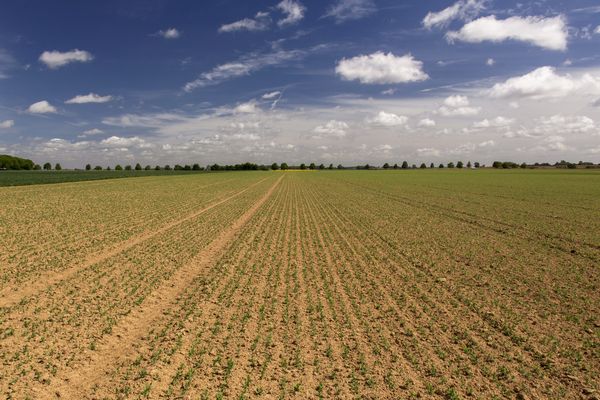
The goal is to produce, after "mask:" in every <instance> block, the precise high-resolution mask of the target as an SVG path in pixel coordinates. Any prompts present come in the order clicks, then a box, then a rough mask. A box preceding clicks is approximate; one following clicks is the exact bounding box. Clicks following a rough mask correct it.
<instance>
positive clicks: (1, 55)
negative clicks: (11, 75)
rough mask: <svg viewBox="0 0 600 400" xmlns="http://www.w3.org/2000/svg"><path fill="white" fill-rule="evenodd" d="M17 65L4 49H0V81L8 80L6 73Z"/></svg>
mask: <svg viewBox="0 0 600 400" xmlns="http://www.w3.org/2000/svg"><path fill="white" fill-rule="evenodd" d="M18 65H19V63H17V60H16V59H15V58H14V57H13V56H12V54H10V53H8V52H7V51H6V50H4V49H0V79H6V78H8V72H9V71H10V70H12V69H15V68H17V67H18Z"/></svg>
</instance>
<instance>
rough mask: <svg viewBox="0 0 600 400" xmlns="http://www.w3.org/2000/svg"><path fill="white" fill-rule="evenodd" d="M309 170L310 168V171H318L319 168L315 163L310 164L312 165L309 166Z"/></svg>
mask: <svg viewBox="0 0 600 400" xmlns="http://www.w3.org/2000/svg"><path fill="white" fill-rule="evenodd" d="M308 168H310V169H317V166H316V165H315V163H314V162H313V163H310V165H309V166H308Z"/></svg>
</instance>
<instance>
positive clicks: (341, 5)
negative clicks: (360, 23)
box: [324, 0, 377, 24]
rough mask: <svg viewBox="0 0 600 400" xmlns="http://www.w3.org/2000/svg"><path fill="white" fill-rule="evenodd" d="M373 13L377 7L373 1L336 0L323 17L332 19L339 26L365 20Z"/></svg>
mask: <svg viewBox="0 0 600 400" xmlns="http://www.w3.org/2000/svg"><path fill="white" fill-rule="evenodd" d="M375 12H377V7H376V6H375V2H374V1H373V0H338V1H337V3H335V4H333V5H332V6H331V7H330V8H329V10H327V13H326V14H325V15H324V17H332V18H333V19H335V22H336V23H338V24H341V23H343V22H346V21H352V20H356V19H361V18H365V17H367V16H369V15H371V14H373V13H375Z"/></svg>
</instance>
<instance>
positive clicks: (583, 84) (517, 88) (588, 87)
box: [489, 66, 600, 100]
mask: <svg viewBox="0 0 600 400" xmlns="http://www.w3.org/2000/svg"><path fill="white" fill-rule="evenodd" d="M586 92H589V93H598V92H600V78H596V77H593V76H591V75H589V74H584V75H583V76H581V77H580V78H574V77H572V76H571V75H569V74H566V75H558V74H557V73H556V71H555V69H554V68H552V67H548V66H546V67H540V68H538V69H536V70H534V71H532V72H530V73H528V74H525V75H522V76H517V77H513V78H510V79H508V80H506V81H505V82H503V83H497V84H495V85H494V86H493V87H492V89H491V90H490V91H489V94H490V95H491V97H496V98H503V97H523V98H532V99H536V100H539V99H550V98H559V97H565V96H567V95H570V94H573V93H579V94H583V93H586Z"/></svg>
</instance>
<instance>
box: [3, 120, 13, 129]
mask: <svg viewBox="0 0 600 400" xmlns="http://www.w3.org/2000/svg"><path fill="white" fill-rule="evenodd" d="M13 126H15V121H13V120H12V119H7V120H5V121H0V129H8V128H12V127H13Z"/></svg>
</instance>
